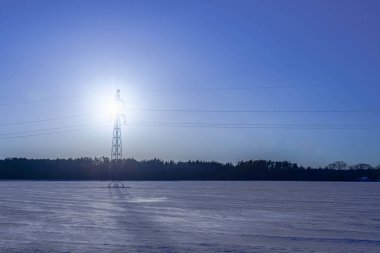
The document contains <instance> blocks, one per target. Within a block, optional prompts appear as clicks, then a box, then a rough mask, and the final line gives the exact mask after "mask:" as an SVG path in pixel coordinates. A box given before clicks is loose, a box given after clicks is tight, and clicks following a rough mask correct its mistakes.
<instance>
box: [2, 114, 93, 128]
mask: <svg viewBox="0 0 380 253" xmlns="http://www.w3.org/2000/svg"><path fill="white" fill-rule="evenodd" d="M93 115H96V114H88V113H87V114H74V115H67V116H62V117H54V118H47V119H38V120H30V121H18V122H12V123H1V124H0V126H15V125H27V124H34V123H40V122H47V121H56V120H61V119H73V118H82V117H90V116H93Z"/></svg>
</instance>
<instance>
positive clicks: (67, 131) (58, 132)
mask: <svg viewBox="0 0 380 253" xmlns="http://www.w3.org/2000/svg"><path fill="white" fill-rule="evenodd" d="M103 127H106V126H97V127H87V128H82V129H73V130H62V131H54V132H45V133H37V134H24V135H15V136H6V137H0V139H3V140H4V139H15V138H24V137H32V136H41V135H49V134H61V133H72V132H81V131H88V130H93V129H99V128H103Z"/></svg>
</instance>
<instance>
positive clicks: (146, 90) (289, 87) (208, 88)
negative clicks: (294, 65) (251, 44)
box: [0, 82, 380, 106]
mask: <svg viewBox="0 0 380 253" xmlns="http://www.w3.org/2000/svg"><path fill="white" fill-rule="evenodd" d="M271 83H272V82H271ZM277 83H279V82H277ZM287 83H289V82H287ZM290 83H291V82H290ZM357 86H358V87H361V86H375V87H379V86H380V82H357V83H350V84H311V85H303V84H300V85H298V84H286V85H256V86H248V87H200V88H196V87H195V88H191V87H190V88H143V89H130V91H131V92H193V91H196V92H198V91H200V92H201V91H205V92H210V91H249V90H256V89H291V88H333V87H345V88H346V87H357ZM90 96H91V94H81V95H66V96H56V97H49V98H42V99H32V100H22V101H11V102H7V103H0V106H10V105H22V104H32V103H45V102H52V101H57V100H66V99H80V98H83V97H90Z"/></svg>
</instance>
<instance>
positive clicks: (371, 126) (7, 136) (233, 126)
mask: <svg viewBox="0 0 380 253" xmlns="http://www.w3.org/2000/svg"><path fill="white" fill-rule="evenodd" d="M88 125H92V124H81V125H71V126H63V127H54V128H44V129H36V130H30V131H20V132H10V133H2V134H0V139H12V138H21V137H30V136H40V135H49V134H57V133H69V132H73V131H74V132H76V131H82V130H88V129H95V128H100V127H105V126H109V125H110V124H102V125H98V126H95V127H90V128H80V129H69V130H64V129H68V128H77V127H83V126H88ZM127 125H130V126H148V127H174V128H224V129H283V130H292V129H293V130H364V129H366V130H371V129H372V130H376V129H380V124H304V123H199V122H130V123H127Z"/></svg>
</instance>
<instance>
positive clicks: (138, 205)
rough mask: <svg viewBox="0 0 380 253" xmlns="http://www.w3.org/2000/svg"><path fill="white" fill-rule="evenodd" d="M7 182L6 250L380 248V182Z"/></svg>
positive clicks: (1, 225) (2, 204)
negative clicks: (109, 184)
mask: <svg viewBox="0 0 380 253" xmlns="http://www.w3.org/2000/svg"><path fill="white" fill-rule="evenodd" d="M127 184H128V186H130V187H131V188H128V189H108V188H106V186H107V182H35V181H0V252H292V253H293V252H324V253H325V252H334V253H336V252H344V253H347V252H365V253H372V252H373V253H378V252H380V183H312V182H128V183H127Z"/></svg>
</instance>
